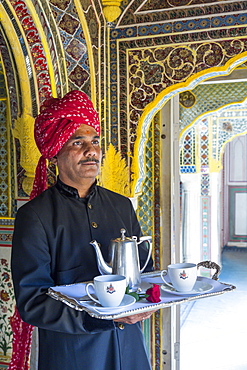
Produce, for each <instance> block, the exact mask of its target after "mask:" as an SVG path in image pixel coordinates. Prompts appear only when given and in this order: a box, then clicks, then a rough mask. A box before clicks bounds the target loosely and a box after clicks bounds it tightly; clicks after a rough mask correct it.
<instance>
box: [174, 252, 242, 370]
mask: <svg viewBox="0 0 247 370" xmlns="http://www.w3.org/2000/svg"><path fill="white" fill-rule="evenodd" d="M219 280H220V281H221V282H224V283H229V284H232V285H235V286H236V288H237V289H236V290H234V291H233V292H230V293H225V294H222V295H219V296H216V297H210V298H206V299H201V300H198V301H195V302H191V303H190V307H188V306H187V307H186V306H184V307H181V357H180V360H181V362H180V370H247V346H246V343H247V339H246V338H247V248H237V247H229V248H227V247H225V248H224V249H223V253H222V271H221V274H220V276H219ZM182 306H183V305H182Z"/></svg>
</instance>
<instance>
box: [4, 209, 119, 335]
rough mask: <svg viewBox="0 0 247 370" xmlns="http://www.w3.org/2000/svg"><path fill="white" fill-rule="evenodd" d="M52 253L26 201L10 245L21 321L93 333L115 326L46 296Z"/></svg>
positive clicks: (17, 219) (49, 281) (38, 222)
mask: <svg viewBox="0 0 247 370" xmlns="http://www.w3.org/2000/svg"><path fill="white" fill-rule="evenodd" d="M50 262H51V255H50V250H49V244H48V240H47V236H46V233H45V230H44V227H43V225H42V223H41V221H40V219H39V217H38V215H37V214H36V213H35V212H34V211H33V210H32V208H31V207H29V206H28V204H27V205H26V206H24V207H22V208H20V209H19V211H18V212H17V216H16V220H15V228H14V235H13V245H12V258H11V268H12V278H13V283H14V291H15V297H16V304H17V308H18V310H19V312H20V315H21V318H22V319H23V321H25V322H27V323H29V324H31V325H33V326H37V327H40V328H43V329H48V330H53V331H58V332H64V333H70V334H89V333H91V334H94V333H98V332H102V331H105V330H113V329H115V324H114V322H113V321H112V320H100V319H95V318H92V317H91V316H90V315H88V314H87V313H86V312H85V311H77V310H75V309H73V308H70V307H68V306H67V305H65V304H64V303H62V302H60V301H56V300H54V299H53V298H51V297H49V296H48V295H47V290H48V288H49V287H51V286H54V285H55V284H54V280H53V278H52V274H51V267H50Z"/></svg>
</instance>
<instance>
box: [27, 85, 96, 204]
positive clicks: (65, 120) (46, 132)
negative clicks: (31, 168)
mask: <svg viewBox="0 0 247 370" xmlns="http://www.w3.org/2000/svg"><path fill="white" fill-rule="evenodd" d="M40 110H41V112H40V114H39V115H38V116H37V118H36V120H35V125H34V137H35V141H36V144H37V147H38V149H39V151H40V153H41V154H42V156H41V157H40V159H39V162H38V165H37V168H36V174H35V180H34V184H33V190H32V193H31V195H30V199H33V198H34V197H36V196H37V195H39V194H40V193H42V191H44V190H45V189H47V172H46V171H47V169H46V159H51V158H52V157H54V156H55V155H56V154H57V153H58V152H59V151H60V149H61V148H62V146H63V145H64V144H65V143H66V142H67V141H68V139H69V138H70V137H71V135H73V133H74V132H75V131H76V130H77V128H78V127H79V126H80V125H81V124H85V125H88V126H91V127H93V128H94V129H95V130H96V132H97V133H98V134H99V133H100V122H99V116H98V113H97V112H96V110H95V109H94V107H93V103H92V102H91V101H90V100H89V98H88V96H87V95H86V94H85V93H84V92H81V91H76V90H74V91H70V92H69V93H67V94H66V95H65V96H64V97H63V98H61V99H59V98H50V99H48V100H46V101H45V102H44V104H43V105H42V106H41V109H40Z"/></svg>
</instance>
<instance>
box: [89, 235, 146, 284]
mask: <svg viewBox="0 0 247 370" xmlns="http://www.w3.org/2000/svg"><path fill="white" fill-rule="evenodd" d="M120 232H121V237H120V238H117V239H114V240H111V242H110V245H109V258H110V262H109V264H107V263H106V262H105V260H104V258H103V256H102V253H101V250H100V247H99V244H98V243H97V242H96V240H93V241H91V242H90V244H91V245H92V246H93V247H94V249H95V252H96V256H97V264H98V269H99V271H100V273H101V274H116V275H123V276H125V277H126V280H127V285H129V288H130V291H136V290H138V288H139V287H140V284H141V273H142V272H143V271H144V269H145V267H146V266H147V264H148V261H149V259H150V257H151V253H152V237H151V236H142V237H140V241H139V242H137V237H136V236H133V237H132V238H129V237H126V236H125V233H126V230H125V229H121V230H120ZM143 241H147V242H148V255H147V259H146V262H145V264H144V266H143V267H142V269H140V261H139V254H138V244H140V243H142V242H143Z"/></svg>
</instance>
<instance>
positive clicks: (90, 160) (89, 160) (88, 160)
mask: <svg viewBox="0 0 247 370" xmlns="http://www.w3.org/2000/svg"><path fill="white" fill-rule="evenodd" d="M87 162H95V163H99V160H98V159H96V158H87V159H82V160H80V161H79V162H78V164H83V163H87Z"/></svg>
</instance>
